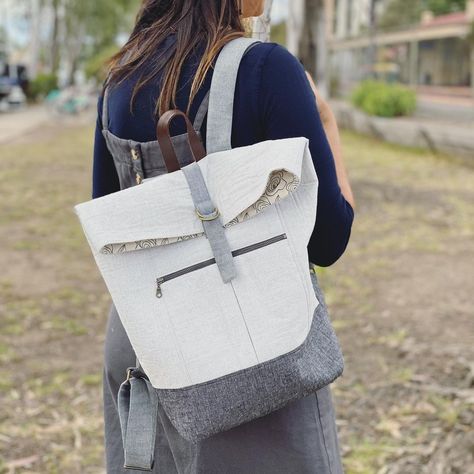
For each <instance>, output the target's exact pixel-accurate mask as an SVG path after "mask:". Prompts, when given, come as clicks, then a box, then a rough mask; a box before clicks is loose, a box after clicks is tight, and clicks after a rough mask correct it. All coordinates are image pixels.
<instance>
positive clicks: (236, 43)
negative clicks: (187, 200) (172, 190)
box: [206, 38, 260, 153]
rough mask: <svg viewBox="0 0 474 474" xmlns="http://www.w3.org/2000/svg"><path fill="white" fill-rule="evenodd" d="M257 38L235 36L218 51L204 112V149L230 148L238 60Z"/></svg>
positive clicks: (210, 151) (213, 150) (218, 149)
mask: <svg viewBox="0 0 474 474" xmlns="http://www.w3.org/2000/svg"><path fill="white" fill-rule="evenodd" d="M256 43H260V41H259V40H256V39H253V38H237V39H235V40H232V41H230V42H229V43H227V44H226V45H225V46H224V47H223V48H222V50H221V52H220V54H219V56H218V57H217V61H216V64H215V67H214V73H213V76H212V82H211V89H210V96H209V109H208V113H207V131H206V148H207V152H208V153H215V152H217V151H223V150H230V149H231V148H232V146H231V135H232V119H233V113H234V94H235V87H236V84H237V75H238V72H239V66H240V62H241V61H242V58H243V57H244V55H245V53H246V52H247V51H248V50H249V49H250V48H252V47H253V46H254V45H255V44H256Z"/></svg>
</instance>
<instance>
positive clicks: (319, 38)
mask: <svg viewBox="0 0 474 474" xmlns="http://www.w3.org/2000/svg"><path fill="white" fill-rule="evenodd" d="M305 12H306V14H305V15H304V25H303V32H302V35H301V39H300V44H299V48H298V49H299V58H300V59H301V62H302V63H303V65H304V66H305V68H306V69H307V70H308V71H309V72H310V73H311V74H312V75H313V76H314V78H315V81H316V83H317V86H318V89H319V91H320V93H321V95H322V96H323V97H327V96H328V92H329V87H328V81H327V74H326V73H327V63H328V61H327V38H326V15H325V6H324V0H306V8H305Z"/></svg>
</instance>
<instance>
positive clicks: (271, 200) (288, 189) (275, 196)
mask: <svg viewBox="0 0 474 474" xmlns="http://www.w3.org/2000/svg"><path fill="white" fill-rule="evenodd" d="M299 184H300V179H299V177H298V176H296V175H295V174H293V173H291V172H290V171H287V170H278V171H274V172H273V173H272V174H271V175H270V178H269V180H268V183H267V187H266V189H265V192H264V193H263V194H262V196H261V197H260V198H259V199H258V200H257V201H256V202H255V203H253V204H252V205H251V206H250V207H248V208H247V209H245V210H244V211H242V212H241V213H240V214H239V215H238V216H237V217H235V218H234V219H232V220H231V221H230V222H228V223H227V224H225V226H224V227H226V228H228V227H231V226H233V225H236V224H239V223H241V222H244V221H246V220H248V219H251V218H252V217H255V216H256V215H257V214H259V213H260V212H262V211H263V210H265V209H266V208H267V207H269V206H271V205H272V204H275V203H277V202H278V201H280V200H281V199H284V198H285V197H287V196H288V195H289V194H290V193H292V192H294V191H296V189H297V188H298V186H299ZM203 235H204V232H200V233H199V234H192V235H183V236H180V237H169V238H160V239H148V240H139V241H135V242H124V243H116V244H108V245H105V246H104V247H103V248H102V250H101V253H103V254H107V255H111V254H120V253H124V252H133V251H135V250H142V249H148V248H153V247H159V246H161V245H169V244H174V243H177V242H182V241H185V240H190V239H196V238H198V237H202V236H203Z"/></svg>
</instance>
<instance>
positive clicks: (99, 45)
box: [23, 0, 140, 82]
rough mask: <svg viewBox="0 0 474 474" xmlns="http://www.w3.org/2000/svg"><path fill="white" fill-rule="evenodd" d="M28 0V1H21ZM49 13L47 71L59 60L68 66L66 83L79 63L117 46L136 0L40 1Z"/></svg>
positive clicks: (55, 68) (55, 69)
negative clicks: (49, 28) (48, 67)
mask: <svg viewBox="0 0 474 474" xmlns="http://www.w3.org/2000/svg"><path fill="white" fill-rule="evenodd" d="M23 1H25V2H28V1H29V0H23ZM40 1H41V3H40V7H41V8H42V9H47V10H48V11H50V12H52V27H51V33H50V37H49V40H48V43H47V44H45V45H43V46H44V50H45V51H46V53H47V56H48V57H49V58H50V59H49V65H50V72H51V74H57V72H58V69H59V66H60V64H61V63H62V59H66V60H67V63H68V64H69V65H70V71H69V76H70V82H72V78H73V76H74V73H75V71H76V70H77V68H78V66H79V64H81V63H83V62H84V61H87V60H88V59H89V58H92V57H96V56H98V55H99V54H101V52H102V51H104V50H110V49H111V47H112V46H114V45H117V39H118V37H119V35H120V34H121V33H126V32H128V31H129V30H130V29H131V26H132V23H133V18H134V16H135V13H136V12H137V10H138V7H139V4H140V0H40Z"/></svg>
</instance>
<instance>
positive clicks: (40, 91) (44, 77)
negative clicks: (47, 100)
mask: <svg viewBox="0 0 474 474" xmlns="http://www.w3.org/2000/svg"><path fill="white" fill-rule="evenodd" d="M57 88H58V77H57V76H56V75H55V74H38V75H37V76H36V78H35V79H33V80H32V81H31V82H30V84H29V86H28V96H29V98H30V99H33V100H35V99H38V98H39V97H45V96H47V95H48V94H49V93H50V92H51V91H52V90H55V89H57Z"/></svg>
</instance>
